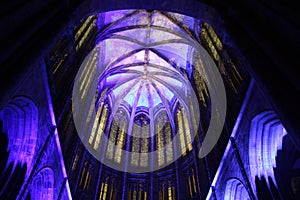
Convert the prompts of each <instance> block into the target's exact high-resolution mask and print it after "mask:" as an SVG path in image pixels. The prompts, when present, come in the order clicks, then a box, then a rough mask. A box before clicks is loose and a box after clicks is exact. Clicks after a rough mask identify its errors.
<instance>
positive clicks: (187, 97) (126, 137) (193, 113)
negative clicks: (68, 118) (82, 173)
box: [72, 10, 214, 172]
mask: <svg viewBox="0 0 300 200" xmlns="http://www.w3.org/2000/svg"><path fill="white" fill-rule="evenodd" d="M97 23H98V24H97V26H98V29H99V33H98V35H97V37H96V45H95V48H94V49H93V50H92V52H91V53H90V54H89V56H88V57H87V58H86V59H85V60H84V61H83V63H82V65H81V68H80V70H79V73H78V75H77V77H76V79H77V80H78V81H77V82H75V84H74V88H75V90H73V97H72V98H73V114H74V116H75V117H74V119H75V124H76V128H77V130H78V132H84V134H83V135H81V139H82V141H83V143H84V144H85V145H86V147H88V149H90V152H91V153H92V154H93V155H95V156H96V157H97V158H98V159H99V160H100V161H101V162H104V163H107V162H108V163H110V164H111V165H114V163H116V164H120V163H125V165H126V166H125V168H126V169H125V170H126V171H135V172H136V170H137V171H139V169H141V168H147V170H146V169H145V170H142V171H143V172H145V171H151V170H154V169H157V168H159V167H164V166H167V165H169V164H170V163H172V162H173V161H174V160H176V159H177V158H178V157H180V156H181V155H182V154H185V153H186V152H187V151H190V150H191V149H192V142H193V138H194V137H195V134H196V132H197V131H198V125H199V113H200V111H199V107H198V106H199V102H198V99H197V98H198V97H197V95H196V94H195V92H194V90H193V87H192V85H191V82H190V79H191V77H193V71H194V69H195V67H198V68H199V69H200V70H198V74H199V75H200V76H203V77H202V80H206V75H205V73H206V72H205V69H204V68H203V65H204V64H206V65H209V64H210V63H202V62H205V59H203V61H201V56H203V55H204V56H206V57H209V55H208V54H207V53H204V54H201V55H200V54H199V48H198V46H197V45H195V44H199V41H198V40H197V39H196V38H198V37H199V34H200V28H199V25H200V23H199V20H197V19H195V18H192V17H188V16H184V15H180V14H174V13H166V12H160V11H146V10H137V11H132V10H124V11H112V12H106V13H100V14H98V21H97ZM191 30H193V31H191ZM210 60H211V59H210ZM211 63H213V61H211ZM213 64H214V63H213ZM206 81H208V82H209V80H206ZM204 85H205V84H204ZM76 88H78V91H79V92H78V93H76ZM204 89H205V88H204ZM74 91H75V92H74ZM79 104H80V105H79ZM82 105H84V106H82ZM77 118H78V119H77ZM113 167H115V168H117V169H119V168H118V167H119V165H114V166H113ZM130 167H131V168H130ZM135 167H136V168H135ZM153 167H154V168H153ZM128 168H130V170H128ZM119 170H124V168H122V169H121V168H120V169H119Z"/></svg>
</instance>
